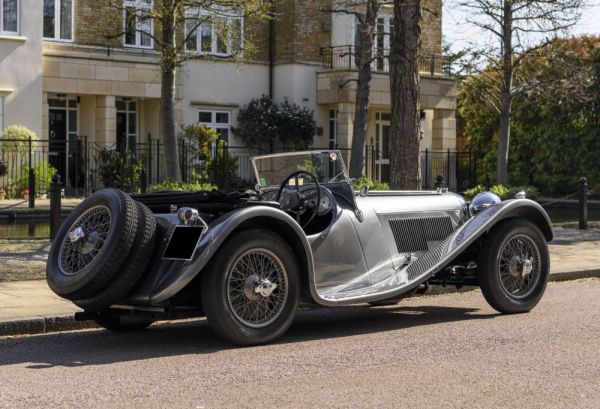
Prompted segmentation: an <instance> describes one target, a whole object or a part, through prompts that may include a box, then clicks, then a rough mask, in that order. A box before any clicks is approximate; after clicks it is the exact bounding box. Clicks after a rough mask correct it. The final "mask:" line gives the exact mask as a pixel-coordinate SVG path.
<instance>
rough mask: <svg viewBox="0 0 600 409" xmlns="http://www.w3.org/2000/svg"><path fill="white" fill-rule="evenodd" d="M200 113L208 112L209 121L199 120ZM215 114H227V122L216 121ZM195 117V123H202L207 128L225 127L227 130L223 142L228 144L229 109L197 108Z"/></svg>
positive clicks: (229, 134)
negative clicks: (225, 138)
mask: <svg viewBox="0 0 600 409" xmlns="http://www.w3.org/2000/svg"><path fill="white" fill-rule="evenodd" d="M201 113H205V114H206V113H210V122H203V121H200V114H201ZM217 114H227V123H222V122H217ZM196 119H197V120H198V121H197V123H198V124H200V125H204V126H206V127H207V128H211V129H215V130H218V129H226V130H227V140H226V141H225V142H227V144H229V140H230V139H231V111H229V110H223V109H217V110H213V109H198V110H197V112H196ZM214 147H215V146H214V144H213V149H214Z"/></svg>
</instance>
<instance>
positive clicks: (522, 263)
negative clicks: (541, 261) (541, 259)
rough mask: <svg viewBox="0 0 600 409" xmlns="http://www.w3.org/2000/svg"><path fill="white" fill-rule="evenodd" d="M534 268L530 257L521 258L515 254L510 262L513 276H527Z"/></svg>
mask: <svg viewBox="0 0 600 409" xmlns="http://www.w3.org/2000/svg"><path fill="white" fill-rule="evenodd" d="M531 270H533V262H532V261H531V260H529V259H524V260H523V259H521V257H520V256H513V258H511V259H510V261H509V262H508V271H509V272H510V274H511V275H512V276H513V277H519V276H526V275H528V274H530V273H531Z"/></svg>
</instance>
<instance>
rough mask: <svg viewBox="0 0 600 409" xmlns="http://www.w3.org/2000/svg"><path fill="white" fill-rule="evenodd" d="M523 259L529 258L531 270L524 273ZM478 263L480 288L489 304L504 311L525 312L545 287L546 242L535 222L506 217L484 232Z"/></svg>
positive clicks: (509, 312) (536, 300)
mask: <svg viewBox="0 0 600 409" xmlns="http://www.w3.org/2000/svg"><path fill="white" fill-rule="evenodd" d="M513 253H514V254H513ZM511 254H513V255H512V257H511ZM519 254H520V255H519ZM524 254H525V255H524ZM523 255H524V256H523ZM522 256H523V257H522ZM523 259H525V260H530V261H532V264H531V272H529V273H525V271H526V270H527V268H525V267H523V265H522V262H523ZM478 267H479V285H480V287H481V292H482V293H483V296H484V297H485V299H486V301H487V302H488V303H489V304H490V306H492V308H494V309H495V310H497V311H499V312H502V313H505V314H516V313H523V312H528V311H530V310H531V309H532V308H533V307H535V306H536V304H537V303H538V302H539V301H540V299H541V298H542V296H543V295H544V291H545V290H546V284H547V282H548V275H549V272H550V255H549V253H548V245H547V243H546V240H545V238H544V235H543V234H542V232H541V231H540V229H539V228H538V227H537V226H536V225H534V224H533V223H531V222H530V221H528V220H526V219H510V220H508V221H506V222H503V223H502V224H501V225H499V226H497V227H495V228H494V229H492V230H491V232H490V233H488V236H487V238H486V239H485V241H484V243H483V247H482V251H481V253H480V256H479V262H478ZM511 269H512V271H511Z"/></svg>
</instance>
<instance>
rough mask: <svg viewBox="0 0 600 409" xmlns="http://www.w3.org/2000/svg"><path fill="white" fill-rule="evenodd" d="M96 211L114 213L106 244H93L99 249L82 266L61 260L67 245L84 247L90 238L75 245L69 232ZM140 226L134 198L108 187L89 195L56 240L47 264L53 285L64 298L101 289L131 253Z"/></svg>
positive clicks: (74, 211)
mask: <svg viewBox="0 0 600 409" xmlns="http://www.w3.org/2000/svg"><path fill="white" fill-rule="evenodd" d="M94 211H97V212H108V213H109V214H110V227H109V228H108V231H107V232H106V236H105V238H104V239H103V241H102V243H103V244H102V245H101V246H99V245H96V244H94V245H92V246H91V248H92V249H94V250H95V249H96V248H99V251H98V252H97V253H95V255H93V257H92V259H91V260H90V261H89V262H87V263H86V264H84V265H83V266H82V267H81V268H79V267H73V268H71V267H66V264H69V263H65V264H63V263H62V261H61V250H62V248H63V245H64V246H65V248H66V246H69V245H73V247H75V246H76V245H79V246H80V247H82V246H83V244H82V243H83V242H85V240H88V238H85V240H83V239H82V240H83V241H82V242H79V243H77V244H76V245H75V244H73V243H72V242H70V240H69V238H68V234H69V232H71V231H72V230H74V229H75V227H76V226H77V223H79V221H80V220H85V218H86V217H89V215H90V214H91V213H92V212H94ZM92 225H93V223H92ZM137 228H138V215H137V206H136V205H135V202H134V201H133V199H131V197H129V196H128V195H126V194H125V193H123V192H121V191H120V190H117V189H105V190H101V191H99V192H96V193H94V194H92V195H91V196H89V197H88V198H87V199H85V200H84V201H83V202H82V203H81V204H80V205H79V206H77V207H76V208H75V209H74V210H73V211H72V212H71V213H70V214H69V216H68V217H67V218H66V220H65V221H64V222H63V224H62V226H61V228H60V229H59V230H58V232H57V234H56V237H55V238H54V240H53V242H52V247H51V248H50V253H49V254H48V263H47V266H46V279H47V281H48V285H49V287H50V288H51V289H52V291H54V292H55V293H56V294H58V295H60V296H61V297H64V298H67V299H71V300H77V299H82V298H86V297H90V296H92V295H94V294H95V293H97V292H98V291H100V290H101V289H102V288H103V287H104V286H105V285H106V284H107V283H108V282H109V281H110V280H111V279H112V278H113V277H114V276H115V274H116V273H117V272H118V271H119V269H120V268H121V265H122V264H123V262H124V261H125V259H126V258H127V256H128V255H129V252H130V250H131V248H132V246H133V242H134V239H135V235H136V232H137ZM97 230H99V229H97ZM88 233H89V232H88ZM93 233H96V232H95V231H94V232H93ZM86 234H87V233H86ZM67 242H69V243H70V244H69V243H67ZM67 270H69V271H67Z"/></svg>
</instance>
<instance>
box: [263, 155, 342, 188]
mask: <svg viewBox="0 0 600 409" xmlns="http://www.w3.org/2000/svg"><path fill="white" fill-rule="evenodd" d="M252 162H253V164H254V170H255V174H256V178H257V183H258V184H260V186H263V187H264V186H277V185H280V184H281V183H283V181H284V180H285V179H286V178H287V177H288V176H289V175H291V174H292V173H293V172H296V171H299V170H302V171H306V172H310V173H312V174H313V175H315V176H316V177H317V180H318V181H319V183H332V182H343V181H346V180H348V174H347V172H346V167H345V166H344V161H343V160H342V156H341V155H340V153H339V151H316V152H295V153H282V154H274V155H265V156H258V157H255V158H254V159H253V160H252ZM290 183H295V181H294V180H292V181H291V182H290ZM298 183H299V184H305V183H314V181H313V180H311V178H310V177H306V176H305V175H300V178H299V180H298Z"/></svg>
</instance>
